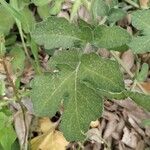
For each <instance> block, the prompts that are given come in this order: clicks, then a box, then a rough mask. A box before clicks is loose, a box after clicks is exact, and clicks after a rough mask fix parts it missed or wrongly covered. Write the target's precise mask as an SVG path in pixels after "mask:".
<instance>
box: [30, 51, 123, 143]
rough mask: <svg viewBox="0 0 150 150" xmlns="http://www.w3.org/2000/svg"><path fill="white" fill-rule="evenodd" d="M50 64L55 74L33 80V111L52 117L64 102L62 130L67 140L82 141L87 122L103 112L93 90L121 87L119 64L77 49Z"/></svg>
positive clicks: (60, 55) (108, 89)
mask: <svg viewBox="0 0 150 150" xmlns="http://www.w3.org/2000/svg"><path fill="white" fill-rule="evenodd" d="M50 65H51V68H53V69H54V72H55V73H53V74H49V75H48V74H47V75H45V76H43V75H42V76H37V77H36V78H35V79H34V80H33V83H32V91H31V99H32V102H33V107H34V110H35V113H36V114H37V115H39V116H47V115H50V116H53V115H54V114H55V113H56V111H58V110H59V108H60V106H61V101H63V104H64V113H63V116H62V121H61V125H60V128H61V130H62V131H63V132H64V135H65V136H66V138H67V139H68V140H72V141H74V140H77V141H78V140H83V139H84V137H85V136H84V134H85V132H86V131H87V130H88V126H89V123H90V121H91V120H94V119H96V118H97V117H98V116H99V115H101V114H102V111H103V100H102V98H101V96H100V95H99V93H97V92H96V90H97V88H99V89H102V90H106V91H110V92H121V91H122V90H123V89H124V84H123V79H122V74H121V72H120V71H119V66H118V64H117V63H116V62H115V61H111V60H106V59H102V58H101V57H99V56H98V55H96V54H94V53H91V54H82V53H81V52H80V51H77V50H72V51H62V52H59V53H57V54H56V55H54V57H52V59H51V60H50ZM108 72H109V73H108ZM86 82H89V83H90V84H92V85H93V88H91V87H89V86H87V84H86ZM87 116H88V117H87ZM68 118H69V119H68Z"/></svg>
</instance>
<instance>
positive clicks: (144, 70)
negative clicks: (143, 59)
mask: <svg viewBox="0 0 150 150" xmlns="http://www.w3.org/2000/svg"><path fill="white" fill-rule="evenodd" d="M148 71H149V65H148V64H146V63H144V64H143V65H142V67H141V71H140V72H139V74H138V75H137V77H136V79H137V81H139V82H144V81H145V80H146V78H147V76H148Z"/></svg>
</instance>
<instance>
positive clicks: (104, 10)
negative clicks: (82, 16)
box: [91, 0, 109, 19]
mask: <svg viewBox="0 0 150 150" xmlns="http://www.w3.org/2000/svg"><path fill="white" fill-rule="evenodd" d="M91 12H92V15H93V17H94V18H95V19H97V18H98V17H103V16H107V15H108V12H109V7H108V5H107V4H106V2H105V1H104V0H93V1H92V4H91Z"/></svg>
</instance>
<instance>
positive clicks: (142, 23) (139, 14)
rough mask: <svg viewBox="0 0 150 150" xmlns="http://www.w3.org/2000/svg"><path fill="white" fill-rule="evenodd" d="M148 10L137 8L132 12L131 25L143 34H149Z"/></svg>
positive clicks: (149, 13) (149, 12)
mask: <svg viewBox="0 0 150 150" xmlns="http://www.w3.org/2000/svg"><path fill="white" fill-rule="evenodd" d="M149 18H150V10H137V11H135V12H134V13H133V14H132V25H133V26H134V27H135V28H137V29H138V30H141V31H143V33H144V34H145V35H149V34H150V19H149Z"/></svg>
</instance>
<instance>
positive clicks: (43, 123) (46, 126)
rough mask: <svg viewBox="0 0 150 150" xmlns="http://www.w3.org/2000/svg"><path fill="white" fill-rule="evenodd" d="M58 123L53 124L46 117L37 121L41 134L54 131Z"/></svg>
mask: <svg viewBox="0 0 150 150" xmlns="http://www.w3.org/2000/svg"><path fill="white" fill-rule="evenodd" d="M57 124H58V123H53V122H51V121H50V119H49V118H48V117H43V118H40V119H39V126H40V129H41V131H42V132H43V133H47V132H48V131H49V130H51V129H53V130H55V128H56V126H57Z"/></svg>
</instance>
